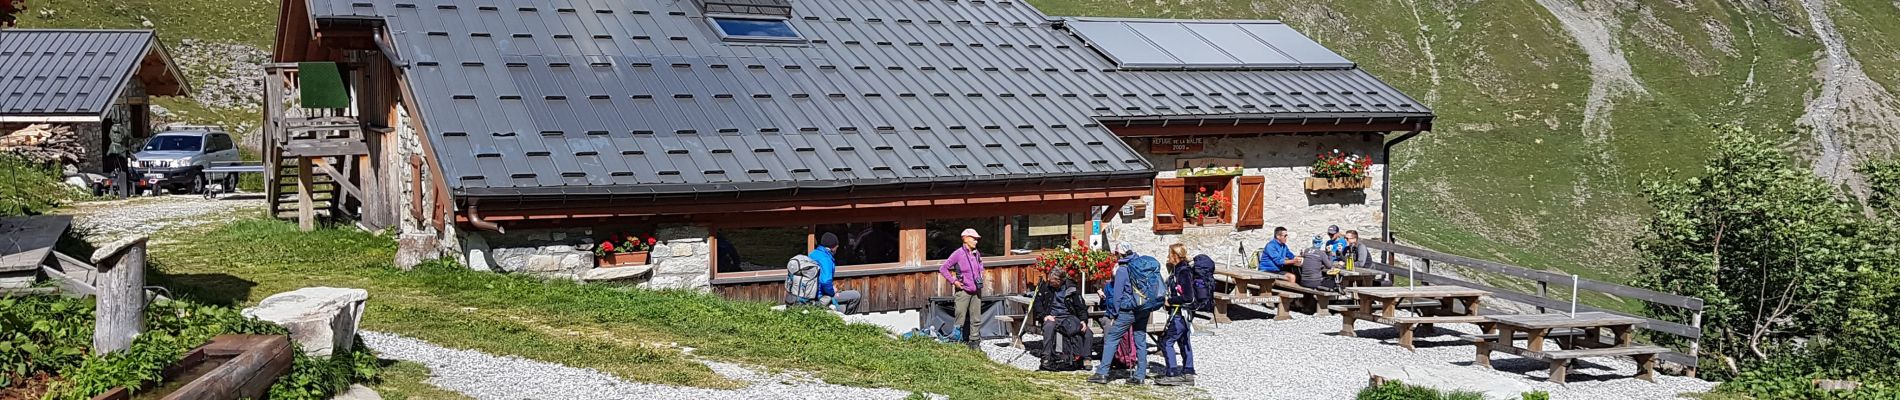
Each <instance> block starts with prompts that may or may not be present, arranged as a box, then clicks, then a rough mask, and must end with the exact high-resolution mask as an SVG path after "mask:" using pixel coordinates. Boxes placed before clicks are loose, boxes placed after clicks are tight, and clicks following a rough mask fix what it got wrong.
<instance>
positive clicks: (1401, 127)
mask: <svg viewBox="0 0 1900 400" xmlns="http://www.w3.org/2000/svg"><path fill="white" fill-rule="evenodd" d="M1332 122H1333V120H1331V119H1327V120H1325V122H1315V123H1293V122H1289V123H1243V124H1238V125H1235V124H1215V125H1194V124H1187V123H1182V124H1172V125H1130V126H1114V125H1105V126H1108V129H1109V131H1112V132H1115V135H1117V136H1122V137H1152V136H1196V135H1246V134H1268V133H1326V132H1401V131H1411V130H1413V129H1416V128H1418V124H1413V123H1396V122H1391V123H1370V124H1368V123H1341V124H1334V123H1332ZM1426 129H1430V128H1429V124H1428V128H1426Z"/></svg>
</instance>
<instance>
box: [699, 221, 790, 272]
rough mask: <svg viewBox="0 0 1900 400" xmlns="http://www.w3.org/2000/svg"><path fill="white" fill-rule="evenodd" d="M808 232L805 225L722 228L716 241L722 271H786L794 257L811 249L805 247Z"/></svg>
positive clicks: (716, 236) (715, 236)
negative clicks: (788, 262)
mask: <svg viewBox="0 0 1900 400" xmlns="http://www.w3.org/2000/svg"><path fill="white" fill-rule="evenodd" d="M808 232H810V230H808V229H807V228H806V227H803V226H792V227H773V228H732V229H720V230H719V232H718V233H716V234H715V235H714V239H713V240H714V241H716V242H718V243H717V245H718V256H717V257H718V262H719V272H722V273H724V272H746V271H770V270H775V269H785V262H786V261H790V260H791V259H792V256H796V255H799V254H805V252H806V251H809V250H811V249H809V248H806V247H805V244H806V240H808V237H807V236H806V235H807V234H808Z"/></svg>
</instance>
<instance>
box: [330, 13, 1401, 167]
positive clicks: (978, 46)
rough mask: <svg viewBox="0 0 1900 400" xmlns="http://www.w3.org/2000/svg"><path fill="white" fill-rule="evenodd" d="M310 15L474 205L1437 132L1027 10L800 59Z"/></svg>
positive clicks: (699, 25) (489, 22) (824, 36)
mask: <svg viewBox="0 0 1900 400" xmlns="http://www.w3.org/2000/svg"><path fill="white" fill-rule="evenodd" d="M308 1H310V9H311V10H312V12H313V13H314V15H315V17H316V18H317V19H320V20H321V19H326V18H364V17H370V16H377V17H380V18H383V19H385V22H384V23H385V24H386V26H387V27H388V29H389V31H390V32H391V33H392V36H393V37H394V41H395V46H394V47H395V52H396V53H397V54H395V55H394V57H397V58H398V60H399V62H400V63H404V64H405V68H406V72H405V73H406V74H407V75H408V77H409V84H410V85H411V89H412V90H413V92H414V93H415V95H416V97H417V98H418V102H419V103H420V108H421V113H422V114H423V115H422V118H423V121H424V123H425V124H426V128H427V130H428V131H429V132H428V134H430V135H431V142H432V143H433V145H434V146H435V147H436V155H437V156H438V157H439V158H440V160H439V162H440V163H442V167H443V170H444V171H446V175H447V176H446V178H447V179H448V181H449V184H450V185H451V186H452V187H454V188H455V189H456V190H457V191H458V192H459V193H461V194H464V195H473V196H485V195H523V194H551V193H558V194H578V193H588V194H615V195H617V194H646V193H681V192H708V191H735V190H765V189H784V188H814V187H817V188H831V187H847V186H863V185H880V184H900V183H935V182H946V181H963V182H967V181H987V180H1015V179H1051V178H1055V179H1064V178H1068V179H1078V178H1088V177H1118V176H1119V177H1126V176H1152V175H1151V174H1152V171H1151V169H1150V165H1149V164H1148V162H1147V161H1146V160H1145V159H1143V158H1142V157H1141V156H1140V155H1139V154H1138V153H1136V152H1135V151H1134V150H1132V149H1130V148H1129V147H1128V146H1127V145H1126V144H1125V143H1124V142H1123V141H1121V140H1119V138H1117V137H1116V136H1115V135H1114V134H1113V133H1112V132H1110V131H1109V130H1108V129H1107V128H1106V127H1104V126H1102V125H1101V121H1104V120H1129V119H1150V118H1181V119H1197V118H1219V117H1226V116H1247V117H1249V118H1257V117H1260V116H1262V115H1265V116H1269V117H1273V118H1296V119H1297V118H1302V117H1309V116H1326V117H1328V118H1336V117H1342V116H1343V117H1350V118H1371V117H1394V116H1396V117H1409V118H1416V120H1417V121H1421V122H1422V121H1426V120H1429V118H1430V117H1431V111H1430V110H1428V109H1427V108H1426V107H1425V106H1424V105H1421V104H1419V103H1418V102H1416V101H1414V100H1412V99H1411V98H1409V97H1407V96H1405V95H1404V94H1401V93H1399V92H1398V90H1396V89H1393V88H1392V87H1391V86H1389V85H1386V84H1385V83H1384V82H1381V81H1379V80H1378V79H1376V78H1374V77H1372V76H1371V75H1369V74H1367V73H1366V72H1364V71H1361V70H1358V69H1354V68H1333V69H1308V70H1276V71H1133V70H1126V69H1122V68H1119V67H1117V66H1116V65H1115V64H1114V63H1113V62H1111V61H1110V60H1108V59H1105V58H1103V57H1102V56H1101V55H1099V54H1097V53H1095V52H1094V51H1093V50H1090V49H1089V48H1088V45H1087V44H1086V43H1085V42H1084V41H1083V40H1081V39H1080V38H1077V37H1076V36H1074V35H1073V34H1071V32H1069V31H1068V30H1066V29H1063V28H1061V27H1060V26H1059V24H1055V23H1054V22H1055V21H1054V20H1051V19H1049V18H1048V17H1046V16H1044V15H1043V14H1042V13H1041V12H1039V11H1037V10H1036V9H1035V8H1033V7H1031V6H1029V5H1028V4H1027V3H1023V2H1020V1H1015V0H987V1H986V0H962V1H953V0H800V1H796V2H794V4H795V5H794V7H793V11H792V13H793V16H792V17H791V23H792V24H793V26H794V28H795V29H796V30H797V31H798V32H799V33H801V34H802V35H803V36H804V37H805V39H807V42H806V43H799V44H791V45H786V44H759V43H727V42H722V41H721V40H720V39H719V37H718V36H717V34H715V33H714V31H713V30H712V28H711V27H710V26H709V25H708V24H707V21H706V18H705V17H704V15H703V14H702V13H701V12H700V10H699V9H698V8H697V6H695V5H694V4H695V2H690V1H671V0H519V1H497V0H485V1H451V0H308Z"/></svg>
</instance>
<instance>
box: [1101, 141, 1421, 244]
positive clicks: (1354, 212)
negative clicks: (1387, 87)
mask: <svg viewBox="0 0 1900 400" xmlns="http://www.w3.org/2000/svg"><path fill="white" fill-rule="evenodd" d="M1129 146H1131V147H1134V148H1135V150H1136V151H1138V152H1141V153H1142V156H1143V157H1147V158H1148V160H1149V161H1150V162H1152V163H1154V165H1155V169H1156V170H1157V171H1159V172H1158V174H1157V175H1156V178H1174V177H1176V173H1175V170H1174V166H1175V161H1176V160H1178V159H1184V158H1236V159H1240V160H1242V166H1243V167H1245V168H1244V169H1245V171H1244V172H1243V174H1245V175H1254V176H1263V177H1265V179H1266V183H1265V185H1264V186H1263V187H1262V191H1263V192H1264V194H1265V196H1264V197H1265V200H1264V205H1263V207H1264V209H1263V210H1262V215H1263V216H1264V217H1265V218H1266V226H1265V227H1262V228H1248V229H1236V228H1234V227H1233V226H1231V225H1215V226H1205V227H1196V226H1193V225H1192V224H1189V225H1188V226H1187V228H1186V229H1184V230H1182V231H1181V232H1179V233H1156V232H1155V231H1154V223H1153V220H1152V218H1153V217H1154V214H1155V211H1156V210H1155V207H1154V196H1153V195H1152V194H1151V195H1148V196H1142V198H1141V201H1142V202H1143V203H1146V204H1147V207H1145V208H1146V209H1145V210H1143V211H1142V212H1141V213H1139V214H1136V215H1122V214H1120V213H1115V214H1117V215H1114V216H1111V217H1109V218H1107V220H1106V221H1103V224H1104V227H1105V228H1106V229H1107V235H1108V240H1109V241H1110V242H1111V243H1129V244H1132V245H1134V248H1135V251H1136V252H1138V253H1141V254H1148V255H1156V256H1162V255H1165V254H1167V248H1168V246H1169V245H1171V244H1174V243H1181V244H1184V245H1186V246H1187V249H1188V254H1206V255H1208V256H1209V257H1212V258H1214V261H1215V262H1217V263H1220V264H1222V265H1244V266H1252V265H1254V264H1255V263H1257V261H1258V260H1249V259H1247V258H1249V256H1250V255H1251V254H1252V252H1254V251H1258V250H1259V249H1260V248H1261V247H1264V246H1265V245H1266V243H1267V241H1268V240H1270V239H1272V236H1273V228H1274V227H1276V226H1284V227H1286V228H1287V230H1288V231H1289V232H1291V233H1292V238H1291V239H1289V241H1290V242H1291V243H1289V245H1291V246H1292V247H1294V248H1295V251H1298V249H1302V248H1305V247H1306V246H1307V245H1308V244H1309V242H1310V241H1311V239H1312V236H1313V235H1323V234H1325V233H1326V227H1327V226H1328V225H1339V227H1340V230H1341V231H1344V230H1348V229H1357V230H1359V233H1360V237H1362V238H1374V237H1377V236H1378V231H1379V228H1380V223H1381V222H1382V221H1383V219H1384V218H1383V216H1382V215H1381V214H1380V212H1381V211H1380V207H1381V206H1382V205H1383V204H1384V202H1385V199H1384V197H1383V196H1381V195H1380V193H1379V191H1380V188H1381V187H1382V185H1383V184H1384V182H1382V181H1380V180H1379V179H1378V177H1379V176H1380V173H1381V172H1383V171H1384V169H1385V165H1384V164H1383V162H1384V161H1385V156H1384V154H1382V151H1383V150H1384V148H1383V142H1382V137H1381V136H1380V135H1369V134H1324V135H1269V136H1261V137H1252V138H1222V139H1218V140H1217V141H1215V142H1214V143H1212V144H1209V145H1206V146H1205V147H1204V150H1203V151H1201V152H1197V153H1188V154H1153V153H1151V152H1149V140H1148V139H1129ZM1335 148H1337V149H1339V150H1340V151H1342V152H1350V153H1354V154H1360V155H1363V156H1370V157H1373V160H1374V162H1375V164H1373V165H1372V167H1371V169H1370V171H1369V172H1368V175H1369V176H1370V177H1371V178H1372V187H1369V188H1366V189H1360V190H1338V191H1325V192H1320V193H1308V192H1307V191H1306V187H1305V179H1306V178H1307V177H1309V176H1312V174H1311V171H1310V170H1311V166H1312V164H1313V161H1314V158H1315V156H1316V155H1317V154H1319V153H1320V152H1322V151H1331V150H1332V149H1335ZM1230 187H1234V186H1230ZM1230 192H1238V190H1232V189H1230ZM1235 195H1237V193H1235Z"/></svg>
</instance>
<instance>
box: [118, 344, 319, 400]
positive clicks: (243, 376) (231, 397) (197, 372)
mask: <svg viewBox="0 0 1900 400" xmlns="http://www.w3.org/2000/svg"><path fill="white" fill-rule="evenodd" d="M293 351H296V349H293V348H291V346H290V337H288V336H281V335H222V336H218V337H215V338H212V339H211V343H206V344H205V345H204V346H199V347H198V348H196V349H192V350H191V351H190V352H187V353H185V357H184V359H182V360H179V361H178V363H177V364H172V365H171V366H170V367H166V368H165V371H164V372H162V373H161V374H160V376H162V377H163V380H161V381H160V383H159V385H158V386H156V387H152V388H147V389H145V390H141V392H145V393H154V394H153V395H152V396H158V395H162V396H163V397H152V396H147V395H140V396H139V398H157V399H163V400H191V399H202V400H237V399H257V398H263V397H264V395H265V394H266V393H268V392H270V386H271V384H272V383H274V382H276V381H277V378H278V377H281V376H284V374H285V373H289V372H290V363H291V352H293ZM132 398H133V396H132V390H129V389H127V388H116V389H112V390H111V391H107V392H106V393H104V394H100V395H98V396H93V400H131V399H132Z"/></svg>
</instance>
